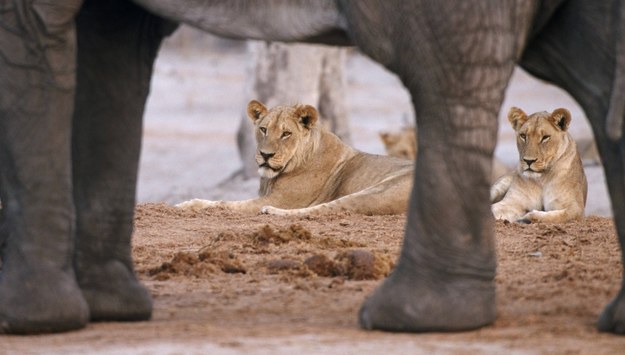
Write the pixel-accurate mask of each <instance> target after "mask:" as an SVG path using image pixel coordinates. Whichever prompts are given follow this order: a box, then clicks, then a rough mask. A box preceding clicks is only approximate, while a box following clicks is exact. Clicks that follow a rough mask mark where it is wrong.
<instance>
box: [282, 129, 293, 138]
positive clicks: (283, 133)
mask: <svg viewBox="0 0 625 355" xmlns="http://www.w3.org/2000/svg"><path fill="white" fill-rule="evenodd" d="M290 136H291V132H288V131H287V132H282V138H289V137H290Z"/></svg>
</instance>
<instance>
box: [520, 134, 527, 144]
mask: <svg viewBox="0 0 625 355" xmlns="http://www.w3.org/2000/svg"><path fill="white" fill-rule="evenodd" d="M519 138H521V140H522V141H523V142H525V139H526V138H527V136H526V135H525V133H521V134H519Z"/></svg>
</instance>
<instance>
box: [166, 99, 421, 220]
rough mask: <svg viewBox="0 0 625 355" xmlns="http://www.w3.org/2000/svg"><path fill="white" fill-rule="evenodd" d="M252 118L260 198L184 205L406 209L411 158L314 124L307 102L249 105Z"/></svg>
mask: <svg viewBox="0 0 625 355" xmlns="http://www.w3.org/2000/svg"><path fill="white" fill-rule="evenodd" d="M247 115H248V117H249V118H250V119H251V120H252V122H253V123H254V130H255V135H256V142H257V149H256V156H255V157H256V162H257V164H258V172H259V174H260V176H261V179H260V189H259V197H258V198H255V199H250V200H245V201H207V200H200V199H194V200H190V201H186V202H183V203H180V204H178V205H176V206H177V207H180V208H184V209H201V208H205V207H210V206H223V207H225V208H228V209H232V210H237V211H246V212H259V211H260V212H262V213H269V214H278V215H294V214H313V213H325V212H332V211H353V212H357V213H362V214H369V215H373V214H399V213H404V212H406V209H407V207H408V197H409V195H410V191H411V189H412V176H413V168H414V164H413V162H412V161H407V160H403V159H397V158H392V157H387V156H379V155H372V154H367V153H363V152H360V151H357V150H355V149H353V148H351V147H349V146H347V145H346V144H344V143H343V142H342V141H341V140H340V139H339V138H338V137H337V136H335V135H334V134H333V133H331V132H329V131H327V130H326V129H325V128H323V127H322V126H321V125H320V124H317V117H318V114H317V110H316V109H315V108H314V107H312V106H308V105H296V106H277V107H274V108H272V109H270V110H269V109H267V108H266V107H265V106H264V105H263V104H261V103H260V102H258V101H251V102H250V103H249V104H248V106H247Z"/></svg>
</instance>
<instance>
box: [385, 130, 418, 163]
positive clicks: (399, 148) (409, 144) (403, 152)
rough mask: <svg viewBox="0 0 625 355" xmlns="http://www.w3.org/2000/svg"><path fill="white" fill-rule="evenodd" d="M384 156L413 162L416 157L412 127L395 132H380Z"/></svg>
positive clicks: (414, 136) (415, 144) (415, 138)
mask: <svg viewBox="0 0 625 355" xmlns="http://www.w3.org/2000/svg"><path fill="white" fill-rule="evenodd" d="M380 139H382V143H384V148H385V149H386V154H388V155H389V156H392V157H398V158H404V159H410V160H414V159H415V158H416V156H417V135H416V133H415V128H414V127H404V128H402V129H401V130H400V131H397V132H380Z"/></svg>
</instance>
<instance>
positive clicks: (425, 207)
mask: <svg viewBox="0 0 625 355" xmlns="http://www.w3.org/2000/svg"><path fill="white" fill-rule="evenodd" d="M360 4H361V3H359V2H353V3H348V4H347V5H349V6H347V5H346V7H347V10H349V12H350V13H349V15H350V16H352V17H353V18H366V17H367V16H366V15H368V14H369V13H364V14H362V15H361V16H355V15H354V14H352V13H351V12H353V11H356V10H357V9H356V8H357V6H358V5H360ZM383 4H387V3H383V2H381V3H380V4H379V5H378V6H379V7H380V8H382V10H389V9H386V8H383V7H384V6H386V5H383ZM463 4H465V5H462V6H461V7H462V8H461V9H460V8H458V7H455V8H454V7H452V6H447V5H449V3H441V2H426V3H419V4H416V3H412V2H405V3H401V6H405V9H404V11H395V12H394V15H393V16H398V17H397V18H395V21H394V22H393V23H397V24H400V25H398V26H401V27H397V28H396V31H394V32H393V34H394V35H395V37H392V42H390V43H395V44H396V45H397V46H396V47H393V49H394V50H391V51H389V52H388V53H387V54H388V56H387V57H385V56H383V55H380V49H384V48H387V47H384V46H382V45H380V46H376V45H375V43H373V44H371V43H367V40H370V39H372V38H366V37H364V36H363V37H362V38H361V43H359V45H361V46H362V47H363V50H365V52H367V48H370V51H369V52H370V53H371V54H372V55H373V56H376V55H377V56H378V57H380V58H381V59H383V60H385V61H386V62H387V63H388V66H389V67H390V68H391V69H393V70H394V71H396V72H397V73H398V75H399V76H400V78H401V80H402V82H403V83H404V84H405V85H406V86H407V87H408V89H409V91H410V93H411V96H412V100H413V103H414V106H415V112H416V116H417V121H418V122H417V123H418V127H419V137H418V138H419V139H418V143H419V147H418V158H417V163H416V169H415V176H414V188H413V191H412V194H411V198H410V204H409V209H408V219H407V225H406V232H405V237H404V244H403V247H402V250H401V254H400V257H399V260H398V263H397V266H396V268H395V269H394V271H393V272H392V274H391V275H390V276H389V277H388V278H387V279H386V280H385V281H384V282H383V283H382V285H381V286H380V287H379V288H378V289H377V290H376V291H375V292H374V293H373V294H372V295H371V296H370V297H369V298H368V299H367V300H366V301H365V303H364V305H363V306H362V308H361V310H360V315H359V318H360V324H361V326H363V327H364V328H367V329H383V330H392V331H411V332H419V331H459V330H468V329H475V328H478V327H481V326H484V325H487V324H490V323H492V322H493V321H494V320H495V317H496V309H495V282H494V277H495V268H496V258H495V246H494V238H493V224H494V223H493V221H494V220H493V218H492V215H491V211H490V204H489V185H490V183H489V182H490V179H491V170H492V153H493V151H494V147H495V143H496V137H497V112H498V110H499V108H500V106H501V103H502V101H503V96H504V90H505V87H506V85H507V83H508V80H509V79H510V76H511V74H512V70H513V68H514V61H515V59H516V55H517V53H518V51H519V50H518V48H520V46H521V45H522V41H523V33H525V32H526V31H527V28H524V27H523V26H527V23H526V22H524V21H523V20H522V18H523V16H529V14H530V13H531V11H530V10H531V8H530V6H527V5H519V4H518V3H517V5H518V6H517V7H516V8H514V9H512V8H507V7H508V6H509V5H510V3H503V2H492V3H488V4H483V5H484V7H483V8H479V7H476V6H473V4H471V5H470V4H468V3H463ZM367 6H368V7H369V6H373V5H367ZM418 6H421V8H419V9H417V8H416V7H418ZM368 7H366V8H365V6H363V9H362V11H363V12H366V11H370V9H369V8H368ZM389 11H390V10H389ZM491 11H492V12H491ZM396 13H400V14H398V15H395V14H396ZM460 13H462V15H460V16H459V14H460ZM483 13H491V14H494V13H497V15H496V16H483ZM402 14H406V15H402ZM389 16H390V15H389ZM402 16H404V17H402ZM515 17H517V18H515ZM350 19H351V17H350ZM353 21H354V22H356V20H353ZM389 26H391V28H392V25H391V24H389ZM514 26H517V27H514ZM363 28H364V29H365V30H366V29H367V28H368V26H363ZM401 34H405V36H402V35H401ZM397 36H399V37H397ZM352 37H353V38H355V39H359V38H360V37H359V36H358V34H355V35H353V36H352ZM378 44H379V43H378ZM396 53H401V57H394V55H396Z"/></svg>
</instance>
